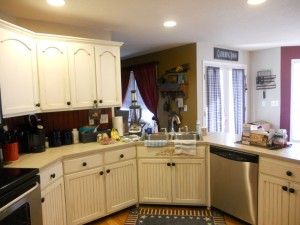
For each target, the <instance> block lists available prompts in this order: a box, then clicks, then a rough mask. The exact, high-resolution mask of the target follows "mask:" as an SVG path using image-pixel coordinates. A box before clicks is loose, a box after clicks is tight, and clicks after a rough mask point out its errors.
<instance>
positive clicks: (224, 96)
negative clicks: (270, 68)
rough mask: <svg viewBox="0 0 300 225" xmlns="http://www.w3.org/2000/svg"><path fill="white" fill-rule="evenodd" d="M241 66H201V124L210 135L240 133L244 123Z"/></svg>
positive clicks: (243, 72) (242, 74) (217, 64)
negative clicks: (202, 112)
mask: <svg viewBox="0 0 300 225" xmlns="http://www.w3.org/2000/svg"><path fill="white" fill-rule="evenodd" d="M245 68H246V66H243V65H230V64H221V63H220V64H219V63H215V62H205V63H204V69H205V71H204V73H205V82H204V83H203V84H204V87H203V88H204V96H205V98H204V109H205V113H204V119H203V121H204V123H205V124H204V125H205V126H207V129H208V131H210V132H224V133H232V134H234V133H235V134H240V133H242V127H243V123H245Z"/></svg>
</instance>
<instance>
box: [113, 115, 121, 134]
mask: <svg viewBox="0 0 300 225" xmlns="http://www.w3.org/2000/svg"><path fill="white" fill-rule="evenodd" d="M112 122H113V128H115V129H116V130H117V131H118V134H119V136H121V137H122V136H124V131H123V116H116V117H113V119H112Z"/></svg>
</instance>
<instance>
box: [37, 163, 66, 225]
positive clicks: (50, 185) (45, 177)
mask: <svg viewBox="0 0 300 225" xmlns="http://www.w3.org/2000/svg"><path fill="white" fill-rule="evenodd" d="M40 181H41V197H42V199H41V201H42V213H43V225H66V224H67V223H66V207H65V188H64V180H63V169H62V163H61V162H58V163H55V164H53V165H50V166H49V167H48V168H47V169H45V170H42V171H41V172H40Z"/></svg>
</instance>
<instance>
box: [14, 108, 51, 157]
mask: <svg viewBox="0 0 300 225" xmlns="http://www.w3.org/2000/svg"><path fill="white" fill-rule="evenodd" d="M28 122H29V125H24V126H22V127H20V129H19V135H18V140H19V147H20V151H21V152H23V153H37V152H44V151H45V150H46V148H45V129H44V127H43V125H42V122H41V119H39V118H38V117H37V116H36V115H35V114H33V115H29V116H28Z"/></svg>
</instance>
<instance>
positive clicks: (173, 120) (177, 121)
mask: <svg viewBox="0 0 300 225" xmlns="http://www.w3.org/2000/svg"><path fill="white" fill-rule="evenodd" d="M174 122H176V124H180V123H181V122H180V119H179V116H177V115H176V114H175V115H174V116H172V120H171V132H175V131H174Z"/></svg>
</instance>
